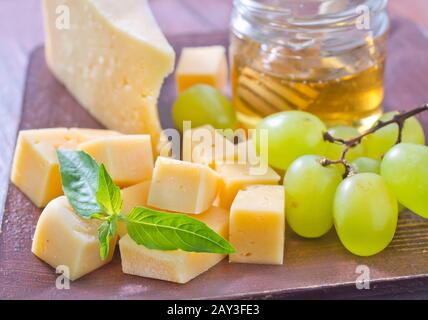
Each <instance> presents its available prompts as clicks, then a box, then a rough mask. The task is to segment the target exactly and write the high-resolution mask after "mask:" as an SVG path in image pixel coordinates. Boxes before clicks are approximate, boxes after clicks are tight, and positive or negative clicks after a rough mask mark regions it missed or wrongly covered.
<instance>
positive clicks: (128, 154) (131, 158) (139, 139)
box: [78, 135, 153, 187]
mask: <svg viewBox="0 0 428 320" xmlns="http://www.w3.org/2000/svg"><path fill="white" fill-rule="evenodd" d="M78 148H79V149H80V150H82V151H85V152H86V153H88V154H89V155H91V156H92V157H93V158H94V159H95V161H97V162H98V163H99V164H104V165H105V167H106V169H107V171H108V173H109V174H110V176H111V177H112V179H113V181H114V182H115V183H116V184H117V185H119V186H125V187H126V186H130V185H133V184H136V183H139V182H141V181H145V180H149V179H150V178H151V177H152V171H153V152H152V145H151V139H150V136H149V135H121V136H117V137H105V138H98V139H95V140H90V141H87V142H84V143H82V144H80V145H79V146H78Z"/></svg>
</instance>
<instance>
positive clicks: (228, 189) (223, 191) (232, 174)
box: [216, 164, 281, 210]
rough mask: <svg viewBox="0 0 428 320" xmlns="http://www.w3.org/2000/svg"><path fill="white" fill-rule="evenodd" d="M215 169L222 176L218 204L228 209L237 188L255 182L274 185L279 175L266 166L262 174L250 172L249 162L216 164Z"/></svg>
mask: <svg viewBox="0 0 428 320" xmlns="http://www.w3.org/2000/svg"><path fill="white" fill-rule="evenodd" d="M216 171H217V172H218V173H219V174H220V175H221V177H222V182H223V183H222V185H221V188H220V193H219V199H218V201H219V203H218V204H219V206H220V207H222V208H225V209H227V210H229V208H230V206H231V204H232V202H233V200H234V199H235V196H236V195H237V193H238V191H239V190H243V189H245V188H246V187H248V186H251V185H256V184H266V185H275V184H278V182H279V181H280V180H281V177H280V176H279V175H278V174H277V173H276V172H275V170H273V169H272V168H269V167H266V172H265V173H264V174H260V175H259V174H257V175H256V174H252V173H251V166H250V165H249V164H224V165H220V166H217V168H216Z"/></svg>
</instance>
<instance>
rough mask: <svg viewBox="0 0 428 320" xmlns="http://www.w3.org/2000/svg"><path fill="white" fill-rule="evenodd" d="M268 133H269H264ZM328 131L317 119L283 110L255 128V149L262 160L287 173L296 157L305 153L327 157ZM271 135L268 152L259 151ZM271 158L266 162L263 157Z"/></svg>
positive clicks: (302, 113)
mask: <svg viewBox="0 0 428 320" xmlns="http://www.w3.org/2000/svg"><path fill="white" fill-rule="evenodd" d="M265 130H266V131H265ZM326 130H327V128H326V126H325V125H324V123H323V122H322V121H321V120H320V119H319V118H318V117H316V116H314V115H312V114H310V113H307V112H302V111H284V112H280V113H276V114H273V115H270V116H268V117H267V118H265V119H263V120H262V121H261V122H260V123H259V124H258V125H257V127H256V137H255V138H256V139H255V141H256V147H257V151H258V152H259V153H260V155H261V160H262V161H266V162H267V163H269V164H270V165H271V166H272V167H275V168H277V169H281V170H287V168H288V166H289V165H290V164H291V163H292V162H293V161H294V160H296V159H297V158H299V157H301V156H303V155H306V154H315V155H324V153H325V149H326V142H325V141H324V137H323V133H324V132H325V131H326ZM263 133H267V134H268V138H267V141H268V146H267V149H268V152H260V149H261V148H262V147H263V146H262V145H261V144H262V143H263V142H264V140H263V136H264V135H263ZM266 154H267V156H268V158H267V159H264V157H265V156H264V155H266Z"/></svg>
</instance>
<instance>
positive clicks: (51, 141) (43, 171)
mask: <svg viewBox="0 0 428 320" xmlns="http://www.w3.org/2000/svg"><path fill="white" fill-rule="evenodd" d="M116 135H119V133H117V132H115V131H109V130H93V129H66V128H53V129H35V130H24V131H21V132H19V135H18V141H17V144H16V149H15V156H14V159H13V164H12V174H11V180H12V182H13V183H14V184H15V185H16V186H17V187H18V188H19V189H20V190H21V191H22V192H23V193H24V194H25V195H26V196H27V197H28V198H30V200H31V201H32V202H33V203H34V204H35V205H36V206H37V207H44V206H45V205H46V204H48V202H49V201H50V200H52V199H54V198H56V197H58V196H60V195H62V194H63V192H62V187H61V177H60V173H59V164H58V158H57V155H56V150H57V149H59V148H61V149H72V150H74V149H77V146H78V145H79V144H80V143H82V142H84V141H87V140H90V139H92V138H94V137H100V136H116Z"/></svg>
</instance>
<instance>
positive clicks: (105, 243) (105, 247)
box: [98, 221, 110, 261]
mask: <svg viewBox="0 0 428 320" xmlns="http://www.w3.org/2000/svg"><path fill="white" fill-rule="evenodd" d="M98 240H99V241H100V257H101V260H103V261H104V260H106V259H107V257H108V252H109V250H110V248H109V246H110V222H109V221H105V222H103V223H102V224H101V225H100V226H99V228H98Z"/></svg>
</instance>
